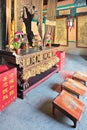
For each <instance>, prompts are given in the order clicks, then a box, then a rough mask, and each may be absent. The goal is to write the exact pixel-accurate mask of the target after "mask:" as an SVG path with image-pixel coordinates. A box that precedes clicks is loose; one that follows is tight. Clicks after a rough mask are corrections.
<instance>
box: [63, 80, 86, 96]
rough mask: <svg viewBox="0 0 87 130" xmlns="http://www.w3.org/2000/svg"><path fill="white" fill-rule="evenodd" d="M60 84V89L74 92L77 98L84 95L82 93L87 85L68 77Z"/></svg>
mask: <svg viewBox="0 0 87 130" xmlns="http://www.w3.org/2000/svg"><path fill="white" fill-rule="evenodd" d="M61 85H62V89H64V90H67V91H69V92H70V93H73V94H75V95H76V96H77V97H78V98H79V96H84V94H85V93H86V91H87V87H86V86H85V85H83V84H82V83H81V82H79V81H77V80H74V79H70V78H67V79H65V81H64V82H63V83H62V84H61Z"/></svg>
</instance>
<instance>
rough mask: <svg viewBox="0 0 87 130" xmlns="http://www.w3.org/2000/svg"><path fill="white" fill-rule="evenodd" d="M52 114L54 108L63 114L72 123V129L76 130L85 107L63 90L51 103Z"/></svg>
mask: <svg viewBox="0 0 87 130" xmlns="http://www.w3.org/2000/svg"><path fill="white" fill-rule="evenodd" d="M52 104H53V114H54V110H55V108H56V109H58V110H59V111H61V112H62V113H64V114H65V115H66V116H67V117H69V118H70V119H71V120H72V121H73V122H74V126H73V127H74V128H76V124H77V121H79V120H80V119H81V116H82V114H83V111H84V108H85V105H84V103H83V102H81V101H80V100H79V99H78V98H76V97H75V96H73V95H72V94H70V93H68V92H67V91H65V90H63V91H62V92H61V93H60V95H59V96H57V97H56V98H55V99H54V100H53V102H52Z"/></svg>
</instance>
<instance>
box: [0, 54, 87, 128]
mask: <svg viewBox="0 0 87 130" xmlns="http://www.w3.org/2000/svg"><path fill="white" fill-rule="evenodd" d="M75 71H81V72H87V60H86V58H84V57H81V56H76V55H70V54H67V55H66V62H65V67H64V68H63V69H62V70H61V71H60V72H59V73H56V74H54V75H53V76H52V77H50V78H49V79H48V80H46V81H45V82H43V83H42V84H41V85H39V86H38V87H36V88H34V89H33V90H31V91H30V92H29V93H28V94H27V95H26V97H25V99H23V100H22V99H19V98H17V100H16V101H15V102H13V103H12V104H11V105H10V106H8V107H7V108H6V109H5V110H4V111H3V112H1V113H0V130H72V129H75V130H87V93H86V95H85V96H84V97H80V100H81V101H83V102H84V103H85V105H86V108H85V111H84V113H83V115H82V118H81V120H80V122H78V123H77V127H76V128H72V127H71V125H73V122H72V121H71V120H70V119H69V118H67V117H66V116H64V115H63V113H61V112H59V111H55V114H56V116H55V118H54V116H53V115H52V101H53V99H54V98H55V97H56V96H57V95H58V94H59V92H60V86H59V87H57V86H58V85H59V84H61V82H62V81H63V80H64V78H66V77H67V76H70V75H71V74H73V72H75Z"/></svg>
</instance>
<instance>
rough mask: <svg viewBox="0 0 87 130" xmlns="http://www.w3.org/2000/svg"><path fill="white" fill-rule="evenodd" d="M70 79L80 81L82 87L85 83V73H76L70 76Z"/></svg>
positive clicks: (86, 74) (86, 80) (86, 79)
mask: <svg viewBox="0 0 87 130" xmlns="http://www.w3.org/2000/svg"><path fill="white" fill-rule="evenodd" d="M72 78H73V79H76V80H79V81H81V82H82V83H84V85H86V83H87V73H83V72H79V71H77V72H75V73H74V74H73V75H72Z"/></svg>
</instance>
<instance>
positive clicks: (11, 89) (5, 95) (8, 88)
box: [0, 65, 17, 111]
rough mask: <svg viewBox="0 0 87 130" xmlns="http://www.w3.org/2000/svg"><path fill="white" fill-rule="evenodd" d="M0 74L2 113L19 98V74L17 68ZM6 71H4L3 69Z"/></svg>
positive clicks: (0, 106) (0, 108)
mask: <svg viewBox="0 0 87 130" xmlns="http://www.w3.org/2000/svg"><path fill="white" fill-rule="evenodd" d="M3 67H5V69H6V71H3V72H2V73H0V111H2V110H3V109H4V108H6V107H7V106H8V105H9V104H10V103H11V102H13V101H14V100H15V99H16V98H17V72H16V68H13V69H8V70H7V68H6V66H3V65H2V66H0V69H2V68H3ZM3 70H4V69H3Z"/></svg>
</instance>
